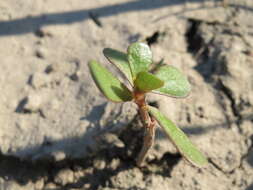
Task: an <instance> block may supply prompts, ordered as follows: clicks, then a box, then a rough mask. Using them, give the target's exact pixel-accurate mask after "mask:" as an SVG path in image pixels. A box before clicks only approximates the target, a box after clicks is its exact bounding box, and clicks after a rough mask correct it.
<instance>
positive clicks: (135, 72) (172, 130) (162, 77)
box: [89, 42, 207, 166]
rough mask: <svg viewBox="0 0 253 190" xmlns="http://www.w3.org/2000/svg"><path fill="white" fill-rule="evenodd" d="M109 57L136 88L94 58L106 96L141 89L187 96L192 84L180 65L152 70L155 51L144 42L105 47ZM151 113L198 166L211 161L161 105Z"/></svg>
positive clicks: (127, 96) (131, 94) (126, 96)
mask: <svg viewBox="0 0 253 190" xmlns="http://www.w3.org/2000/svg"><path fill="white" fill-rule="evenodd" d="M103 53H104V55H105V57H106V58H107V59H108V60H109V62H110V63H112V64H114V65H115V66H116V67H117V68H118V69H119V70H120V72H122V73H123V75H124V76H125V77H126V79H127V80H128V82H129V83H130V86H131V87H132V89H131V90H130V89H128V88H127V86H126V85H125V84H124V83H122V82H121V81H120V80H119V79H117V78H116V77H115V76H113V74H112V73H111V72H110V71H108V70H107V69H106V68H105V67H104V66H102V65H101V64H99V63H98V62H96V61H90V63H89V68H90V72H91V74H92V77H93V79H94V81H95V83H96V85H97V87H98V88H99V89H100V91H101V92H102V93H103V94H104V95H105V97H106V98H108V99H109V100H111V101H113V102H126V101H132V100H135V99H136V96H135V94H136V92H138V93H142V94H145V93H158V94H162V95H166V96H170V97H177V98H184V97H186V96H187V95H188V94H189V93H190V91H191V86H190V83H189V82H188V80H187V78H186V77H185V76H184V75H183V73H181V72H180V71H179V70H178V69H177V68H176V67H173V66H171V65H163V66H160V67H158V68H157V69H156V70H155V72H154V73H151V72H150V68H151V65H152V63H153V61H152V52H151V50H150V48H149V47H148V45H146V44H144V43H139V42H136V43H133V44H131V45H130V46H129V47H128V49H127V53H123V52H120V51H118V50H114V49H111V48H105V49H104V50H103ZM147 109H148V112H149V114H150V115H151V116H152V117H153V118H155V120H157V122H158V123H159V124H160V126H161V127H162V128H163V129H164V131H165V133H166V134H167V135H168V137H169V139H170V140H171V141H172V143H173V144H174V145H175V146H176V147H177V149H178V150H179V152H180V153H181V154H182V155H183V156H184V158H186V159H187V160H188V161H190V162H191V163H193V164H194V165H197V166H202V165H204V164H206V163H207V160H206V158H205V157H204V156H203V154H202V153H201V152H200V151H199V150H198V149H197V148H196V147H195V145H193V144H192V143H191V141H190V140H189V139H188V138H187V136H186V135H185V134H184V133H183V131H182V130H180V129H179V128H178V127H177V126H176V125H175V124H174V123H173V122H172V121H170V120H169V119H168V118H166V117H165V116H164V115H163V114H162V113H161V112H160V111H159V110H158V109H157V108H154V107H152V106H147Z"/></svg>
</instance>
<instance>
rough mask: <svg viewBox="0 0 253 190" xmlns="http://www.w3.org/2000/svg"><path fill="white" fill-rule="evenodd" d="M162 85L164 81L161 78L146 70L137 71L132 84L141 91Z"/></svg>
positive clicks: (147, 90)
mask: <svg viewBox="0 0 253 190" xmlns="http://www.w3.org/2000/svg"><path fill="white" fill-rule="evenodd" d="M163 85H164V82H163V81H162V80H160V79H159V78H157V77H156V76H155V75H153V74H151V73H148V72H146V71H142V72H139V73H138V75H137V78H136V80H135V81H134V86H135V87H137V89H138V90H140V91H143V92H149V91H151V90H154V89H157V88H160V87H162V86H163Z"/></svg>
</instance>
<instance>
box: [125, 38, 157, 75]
mask: <svg viewBox="0 0 253 190" xmlns="http://www.w3.org/2000/svg"><path fill="white" fill-rule="evenodd" d="M127 58H128V62H129V64H130V68H131V73H132V77H133V80H135V79H136V77H137V74H138V73H139V72H141V71H148V68H149V65H150V64H151V63H152V52H151V51H150V49H149V47H148V45H147V44H144V43H139V42H136V43H133V44H131V45H130V46H129V47H128V49H127Z"/></svg>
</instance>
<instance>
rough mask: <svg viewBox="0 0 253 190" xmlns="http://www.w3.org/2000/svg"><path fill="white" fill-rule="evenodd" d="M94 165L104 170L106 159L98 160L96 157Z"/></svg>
mask: <svg viewBox="0 0 253 190" xmlns="http://www.w3.org/2000/svg"><path fill="white" fill-rule="evenodd" d="M93 165H94V167H95V168H96V169H99V170H103V169H104V168H105V166H106V163H105V161H104V160H98V159H95V160H94V161H93Z"/></svg>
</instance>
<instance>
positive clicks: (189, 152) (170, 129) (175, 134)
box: [149, 106, 207, 166]
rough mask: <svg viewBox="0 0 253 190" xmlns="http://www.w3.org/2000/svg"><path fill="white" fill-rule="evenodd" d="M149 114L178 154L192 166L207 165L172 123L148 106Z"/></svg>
mask: <svg viewBox="0 0 253 190" xmlns="http://www.w3.org/2000/svg"><path fill="white" fill-rule="evenodd" d="M149 113H150V114H151V115H152V116H153V117H154V118H155V119H156V120H157V121H158V123H159V124H160V126H161V127H162V128H163V129H164V131H165V132H166V134H167V135H168V136H169V138H170V140H171V141H172V142H173V143H174V145H175V146H176V147H177V149H178V150H179V152H180V153H181V154H182V155H183V156H184V157H185V158H186V159H187V160H188V161H190V162H191V163H192V164H194V165H196V166H203V165H205V164H207V159H206V158H205V156H204V155H203V154H202V153H201V152H200V151H199V150H198V149H197V148H196V147H195V145H193V144H192V143H191V141H190V140H189V139H188V137H187V136H186V135H185V134H184V132H183V131H182V130H181V129H179V128H178V127H177V126H176V125H175V124H174V123H172V121H170V120H169V119H167V118H166V117H165V116H164V115H163V114H162V113H161V112H160V111H159V110H158V109H156V108H154V107H151V106H149Z"/></svg>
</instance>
